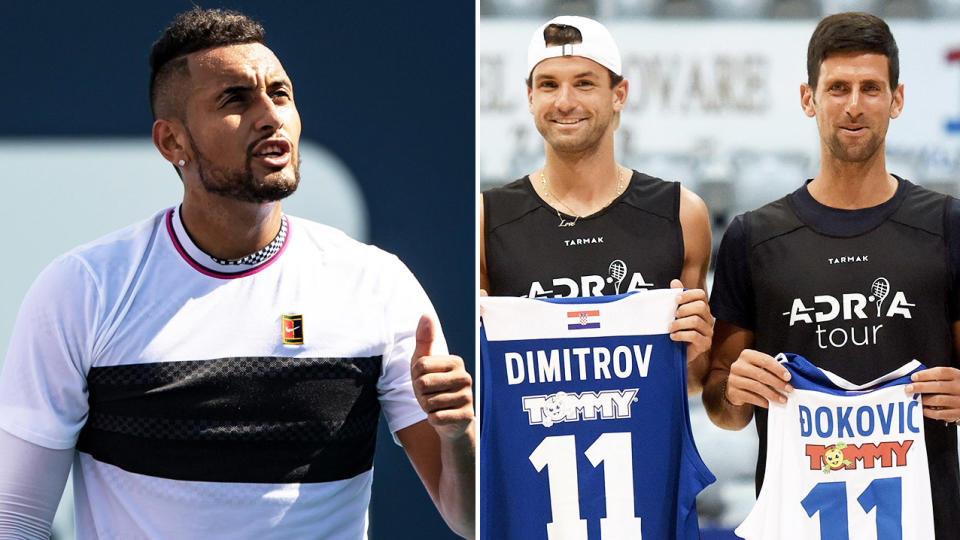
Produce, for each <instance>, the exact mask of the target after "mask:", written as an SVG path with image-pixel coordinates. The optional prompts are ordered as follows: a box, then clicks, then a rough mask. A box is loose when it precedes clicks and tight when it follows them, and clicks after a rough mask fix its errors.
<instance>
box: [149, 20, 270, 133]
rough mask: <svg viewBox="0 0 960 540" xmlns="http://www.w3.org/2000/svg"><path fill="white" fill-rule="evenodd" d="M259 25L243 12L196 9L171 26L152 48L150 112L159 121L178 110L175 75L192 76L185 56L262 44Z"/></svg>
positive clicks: (262, 31)
mask: <svg viewBox="0 0 960 540" xmlns="http://www.w3.org/2000/svg"><path fill="white" fill-rule="evenodd" d="M263 35H264V30H263V26H261V25H260V23H258V22H256V21H254V20H253V19H251V18H249V17H247V16H246V15H244V14H242V13H238V12H236V11H230V10H225V9H200V8H199V7H194V8H193V9H192V10H190V11H186V12H183V13H181V14H179V15H177V17H176V18H175V19H174V20H173V22H172V23H170V26H168V27H167V29H166V30H164V32H163V35H162V36H160V39H158V40H157V41H156V42H155V43H154V44H153V48H152V49H150V110H151V112H152V113H153V118H154V120H156V119H157V118H158V117H160V116H166V115H169V114H172V113H174V111H175V110H176V109H177V108H178V107H177V106H176V105H177V104H176V102H175V100H174V99H172V98H174V97H175V96H173V95H172V94H174V93H175V92H173V91H171V88H170V86H171V84H170V83H171V82H172V81H173V80H174V79H175V78H176V77H175V76H176V75H189V73H188V72H187V61H186V58H184V56H186V55H188V54H190V53H193V52H197V51H202V50H204V49H212V48H214V47H224V46H227V45H240V44H243V43H263Z"/></svg>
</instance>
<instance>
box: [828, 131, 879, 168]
mask: <svg viewBox="0 0 960 540" xmlns="http://www.w3.org/2000/svg"><path fill="white" fill-rule="evenodd" d="M882 144H883V139H881V138H880V137H879V136H878V135H877V134H876V133H873V132H871V133H870V138H869V139H867V140H866V141H865V142H864V143H863V144H862V145H849V144H844V143H842V142H840V136H839V135H837V133H836V132H834V133H833V135H831V136H830V137H829V138H828V139H827V148H829V149H830V153H831V154H832V155H833V156H834V157H835V158H837V159H839V160H840V161H845V162H847V163H862V162H864V161H868V160H869V159H870V158H872V157H873V156H874V155H876V153H877V151H878V150H879V149H880V145H882Z"/></svg>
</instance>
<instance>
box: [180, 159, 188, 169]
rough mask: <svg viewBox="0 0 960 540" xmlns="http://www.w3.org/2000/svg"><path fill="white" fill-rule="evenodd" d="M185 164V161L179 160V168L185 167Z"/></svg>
mask: <svg viewBox="0 0 960 540" xmlns="http://www.w3.org/2000/svg"><path fill="white" fill-rule="evenodd" d="M186 164H187V162H186V161H184V160H182V159H181V160H180V166H181V167H183V166H184V165H186Z"/></svg>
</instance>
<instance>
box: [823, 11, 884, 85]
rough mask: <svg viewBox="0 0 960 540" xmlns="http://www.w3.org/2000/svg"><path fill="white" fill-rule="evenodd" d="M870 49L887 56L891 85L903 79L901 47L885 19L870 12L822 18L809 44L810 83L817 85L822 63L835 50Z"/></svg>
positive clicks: (868, 50)
mask: <svg viewBox="0 0 960 540" xmlns="http://www.w3.org/2000/svg"><path fill="white" fill-rule="evenodd" d="M838 52H871V53H877V54H882V55H884V56H886V57H887V61H888V62H887V63H888V65H889V75H890V89H891V90H894V89H896V88H897V86H898V83H899V79H900V51H899V49H898V48H897V42H896V41H895V40H894V39H893V34H891V33H890V27H889V26H887V23H885V22H883V19H881V18H880V17H877V16H875V15H870V14H869V13H855V12H851V13H837V14H835V15H830V16H829V17H826V18H824V19H823V20H822V21H820V24H818V25H817V28H816V30H814V31H813V35H812V36H810V44H809V45H808V46H807V84H809V85H810V87H811V88H816V87H817V81H818V80H819V78H820V64H821V63H823V61H824V60H825V59H826V58H827V57H828V56H830V55H831V54H833V53H838Z"/></svg>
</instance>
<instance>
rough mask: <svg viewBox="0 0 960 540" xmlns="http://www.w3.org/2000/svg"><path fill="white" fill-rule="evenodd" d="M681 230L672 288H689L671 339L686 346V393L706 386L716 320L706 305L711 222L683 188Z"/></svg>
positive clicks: (704, 207) (704, 208) (699, 203)
mask: <svg viewBox="0 0 960 540" xmlns="http://www.w3.org/2000/svg"><path fill="white" fill-rule="evenodd" d="M680 227H681V229H682V231H683V268H682V269H681V271H680V279H679V280H673V281H672V282H671V283H670V286H671V287H673V288H676V287H686V288H687V289H689V290H687V291H685V292H683V293H681V294H680V295H679V298H678V300H677V303H678V304H679V306H678V307H677V319H676V320H675V321H674V322H673V323H672V324H671V327H670V338H671V339H673V340H674V341H685V342H687V393H688V394H696V393H697V392H699V391H700V390H701V388H702V386H703V380H704V378H705V376H706V373H707V367H708V366H709V356H708V352H709V350H710V342H711V339H712V336H713V316H711V315H710V307H709V306H708V305H707V293H706V287H707V269H709V268H710V248H711V242H710V219H709V217H708V216H707V205H705V204H704V203H703V199H701V198H700V197H698V196H697V195H696V194H695V193H694V192H692V191H690V190H689V189H686V188H684V187H681V188H680Z"/></svg>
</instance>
